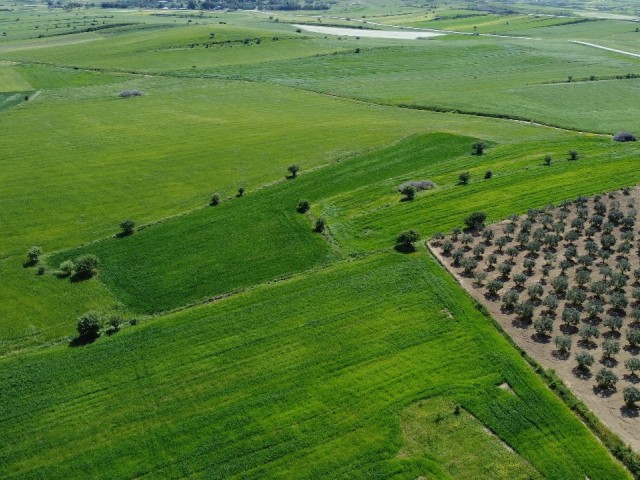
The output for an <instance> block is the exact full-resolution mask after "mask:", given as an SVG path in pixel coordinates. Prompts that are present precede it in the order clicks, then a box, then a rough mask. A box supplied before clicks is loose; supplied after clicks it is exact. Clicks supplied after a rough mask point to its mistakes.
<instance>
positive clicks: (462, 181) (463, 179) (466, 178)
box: [458, 172, 471, 185]
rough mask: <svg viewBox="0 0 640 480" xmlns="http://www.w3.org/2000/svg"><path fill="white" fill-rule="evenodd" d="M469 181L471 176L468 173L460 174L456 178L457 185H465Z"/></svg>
mask: <svg viewBox="0 0 640 480" xmlns="http://www.w3.org/2000/svg"><path fill="white" fill-rule="evenodd" d="M469 180H471V174H470V173H469V172H462V173H461V174H460V175H459V176H458V183H459V184H460V185H467V184H468V183H469Z"/></svg>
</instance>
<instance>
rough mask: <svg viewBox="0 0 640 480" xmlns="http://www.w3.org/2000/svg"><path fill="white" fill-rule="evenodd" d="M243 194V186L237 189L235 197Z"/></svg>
mask: <svg viewBox="0 0 640 480" xmlns="http://www.w3.org/2000/svg"><path fill="white" fill-rule="evenodd" d="M243 195H244V187H240V188H239V189H238V194H237V195H236V197H241V196H243Z"/></svg>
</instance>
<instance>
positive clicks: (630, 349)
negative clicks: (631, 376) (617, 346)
mask: <svg viewBox="0 0 640 480" xmlns="http://www.w3.org/2000/svg"><path fill="white" fill-rule="evenodd" d="M623 348H624V350H625V351H627V352H629V353H630V354H631V355H637V354H638V353H640V347H638V346H636V347H634V346H633V345H629V344H627V345H625V346H624V347H623Z"/></svg>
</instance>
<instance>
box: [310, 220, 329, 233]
mask: <svg viewBox="0 0 640 480" xmlns="http://www.w3.org/2000/svg"><path fill="white" fill-rule="evenodd" d="M326 227H327V221H326V220H325V219H324V218H322V217H320V218H318V219H317V220H316V224H315V226H314V228H313V229H314V231H316V232H317V233H322V232H324V229H325V228H326Z"/></svg>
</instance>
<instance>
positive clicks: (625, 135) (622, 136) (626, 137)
mask: <svg viewBox="0 0 640 480" xmlns="http://www.w3.org/2000/svg"><path fill="white" fill-rule="evenodd" d="M613 140H614V141H616V142H635V141H637V140H638V139H637V138H636V136H635V135H634V134H632V133H630V132H625V131H622V132H618V133H616V134H615V135H614V136H613Z"/></svg>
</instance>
